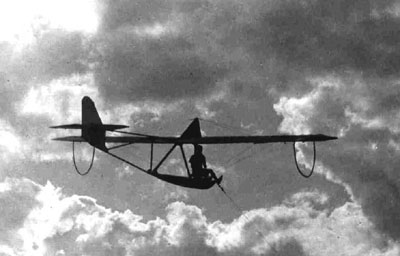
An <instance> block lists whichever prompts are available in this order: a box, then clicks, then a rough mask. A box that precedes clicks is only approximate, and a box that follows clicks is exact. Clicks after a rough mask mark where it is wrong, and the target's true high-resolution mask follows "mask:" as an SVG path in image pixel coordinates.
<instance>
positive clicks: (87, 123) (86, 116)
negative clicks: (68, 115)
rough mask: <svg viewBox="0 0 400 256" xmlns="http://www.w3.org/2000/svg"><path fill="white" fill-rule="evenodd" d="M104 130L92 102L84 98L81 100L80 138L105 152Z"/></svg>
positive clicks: (86, 97)
mask: <svg viewBox="0 0 400 256" xmlns="http://www.w3.org/2000/svg"><path fill="white" fill-rule="evenodd" d="M105 136H106V130H105V129H104V127H103V123H102V122H101V119H100V116H99V113H98V112H97V110H96V106H95V105H94V102H93V101H92V100H91V99H90V98H89V97H88V96H85V97H83V98H82V137H83V138H84V139H85V140H86V141H87V142H88V143H89V144H90V145H92V146H94V147H96V148H98V149H101V150H103V151H107V148H106V144H105Z"/></svg>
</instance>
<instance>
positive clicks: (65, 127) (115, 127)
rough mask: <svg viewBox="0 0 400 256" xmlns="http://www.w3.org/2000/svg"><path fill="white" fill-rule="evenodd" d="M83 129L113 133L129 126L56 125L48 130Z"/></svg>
mask: <svg viewBox="0 0 400 256" xmlns="http://www.w3.org/2000/svg"><path fill="white" fill-rule="evenodd" d="M85 127H90V128H95V129H100V130H105V131H115V130H119V129H124V128H128V127H129V126H127V125H122V124H86V125H85V124H64V125H56V126H50V128H53V129H82V128H85Z"/></svg>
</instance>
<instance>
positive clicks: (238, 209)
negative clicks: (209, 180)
mask: <svg viewBox="0 0 400 256" xmlns="http://www.w3.org/2000/svg"><path fill="white" fill-rule="evenodd" d="M216 184H217V185H218V187H219V188H220V189H221V191H222V192H223V193H224V195H225V196H226V197H227V198H228V199H229V201H231V203H232V204H233V206H235V209H236V210H237V211H238V212H239V213H240V214H241V215H242V216H243V217H244V218H245V219H246V220H247V221H248V223H250V222H251V220H250V219H249V218H248V217H247V215H246V213H243V212H244V211H243V209H242V208H241V207H240V206H239V205H238V204H237V203H236V202H235V200H233V198H232V197H231V196H229V195H228V193H227V192H226V191H225V189H224V188H223V187H222V186H221V185H220V184H218V183H216ZM255 228H256V232H257V234H258V235H259V236H260V237H262V238H265V235H264V233H263V232H261V231H260V229H259V228H258V227H257V226H256V227H255ZM265 242H266V243H267V244H268V245H269V247H270V248H271V250H273V251H274V252H275V253H277V250H276V249H275V247H274V246H272V245H271V244H270V243H269V242H268V241H267V240H266V239H265Z"/></svg>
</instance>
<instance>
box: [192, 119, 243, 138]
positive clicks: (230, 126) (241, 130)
mask: <svg viewBox="0 0 400 256" xmlns="http://www.w3.org/2000/svg"><path fill="white" fill-rule="evenodd" d="M199 120H201V121H204V122H207V123H209V124H213V125H215V126H216V127H219V128H223V129H228V130H231V131H238V132H240V133H241V134H243V135H249V133H248V131H245V130H244V129H243V128H242V127H238V126H233V125H229V124H226V123H220V122H216V121H214V120H211V119H203V118H199Z"/></svg>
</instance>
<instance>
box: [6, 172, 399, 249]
mask: <svg viewBox="0 0 400 256" xmlns="http://www.w3.org/2000/svg"><path fill="white" fill-rule="evenodd" d="M0 199H1V201H2V205H3V207H2V208H1V209H2V211H3V214H2V216H4V217H3V219H2V220H3V225H2V235H1V239H0V241H1V242H0V243H1V247H0V249H1V252H2V253H4V254H5V255H47V254H52V255H53V254H59V255H63V254H65V255H69V254H85V255H109V254H113V255H153V254H155V253H160V252H163V253H164V255H177V254H178V255H188V254H196V255H210V254H211V255H219V254H221V255H236V254H245V255H265V254H266V255H337V254H338V253H342V254H346V255H366V254H368V255H396V254H398V253H399V245H398V244H396V243H394V242H393V241H391V240H389V241H387V240H385V238H384V237H383V236H381V235H380V234H379V233H377V232H376V231H375V229H374V225H373V224H372V222H370V221H369V220H368V219H367V218H366V217H365V216H364V214H363V212H362V210H361V207H360V206H359V205H358V204H357V203H354V202H348V203H345V204H344V205H342V206H340V207H338V208H336V209H334V210H333V211H328V210H327V209H326V208H325V207H324V206H325V205H326V202H327V201H328V200H329V198H328V197H327V195H326V194H321V193H320V192H318V191H304V192H299V193H298V194H295V195H293V196H292V197H291V198H288V199H287V200H286V201H285V202H283V203H282V204H281V205H277V206H274V207H271V208H261V209H257V210H251V211H249V212H245V213H243V214H242V215H241V216H240V217H239V218H237V219H235V220H233V221H232V222H227V223H224V222H221V221H214V222H211V221H209V220H208V219H207V217H206V215H205V213H204V212H203V210H202V209H200V208H198V207H197V206H193V205H187V204H185V203H182V202H173V203H171V204H169V205H168V206H167V207H166V209H165V211H166V212H165V214H166V216H165V218H162V217H157V218H156V219H153V220H148V221H144V219H143V217H141V216H140V215H136V214H134V213H133V212H132V211H130V210H126V211H124V212H119V211H113V210H112V209H109V208H106V207H104V206H101V205H99V204H98V203H97V202H96V200H95V199H93V198H91V197H87V196H77V195H73V196H67V195H65V194H63V192H62V191H61V189H60V188H56V187H54V186H53V185H52V184H51V183H50V182H48V183H47V184H46V185H45V186H42V185H39V184H37V183H34V182H32V181H30V180H28V179H10V178H7V179H6V180H4V181H3V182H2V183H0Z"/></svg>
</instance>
